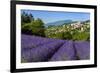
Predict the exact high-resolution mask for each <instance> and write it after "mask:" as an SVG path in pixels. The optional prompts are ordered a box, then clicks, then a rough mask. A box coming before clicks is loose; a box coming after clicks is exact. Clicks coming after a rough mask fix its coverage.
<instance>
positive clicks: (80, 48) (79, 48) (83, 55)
mask: <svg viewBox="0 0 100 73" xmlns="http://www.w3.org/2000/svg"><path fill="white" fill-rule="evenodd" d="M74 45H75V50H76V52H77V57H78V58H79V59H81V60H85V59H90V42H87V41H76V42H75V44H74Z"/></svg>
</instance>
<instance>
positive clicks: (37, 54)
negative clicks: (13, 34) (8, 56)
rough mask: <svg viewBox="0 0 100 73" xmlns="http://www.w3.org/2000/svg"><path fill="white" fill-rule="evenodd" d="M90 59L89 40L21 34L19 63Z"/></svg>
mask: <svg viewBox="0 0 100 73" xmlns="http://www.w3.org/2000/svg"><path fill="white" fill-rule="evenodd" d="M87 59H90V42H89V41H72V40H61V39H54V38H46V37H40V36H33V35H26V34H22V35H21V63H28V62H48V61H68V60H87Z"/></svg>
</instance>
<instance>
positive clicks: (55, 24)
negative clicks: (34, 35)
mask: <svg viewBox="0 0 100 73" xmlns="http://www.w3.org/2000/svg"><path fill="white" fill-rule="evenodd" d="M72 22H73V21H72V20H60V21H55V22H51V23H47V24H45V26H50V25H54V26H58V25H62V24H65V23H66V24H68V23H72Z"/></svg>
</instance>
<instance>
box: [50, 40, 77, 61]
mask: <svg viewBox="0 0 100 73" xmlns="http://www.w3.org/2000/svg"><path fill="white" fill-rule="evenodd" d="M75 59H76V53H75V51H74V48H73V41H66V42H65V43H64V44H63V46H61V47H60V48H59V50H58V51H57V52H56V53H55V54H54V55H53V56H52V58H51V59H50V61H66V60H75Z"/></svg>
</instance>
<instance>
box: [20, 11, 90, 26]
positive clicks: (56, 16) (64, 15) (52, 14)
mask: <svg viewBox="0 0 100 73" xmlns="http://www.w3.org/2000/svg"><path fill="white" fill-rule="evenodd" d="M23 11H24V12H26V13H28V14H30V13H31V14H32V15H33V16H34V18H35V19H37V18H41V19H42V20H43V21H44V23H45V24H46V23H50V22H55V21H59V20H73V21H85V20H89V19H90V13H83V12H61V11H59V12H56V11H41V10H21V13H22V12H23Z"/></svg>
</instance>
